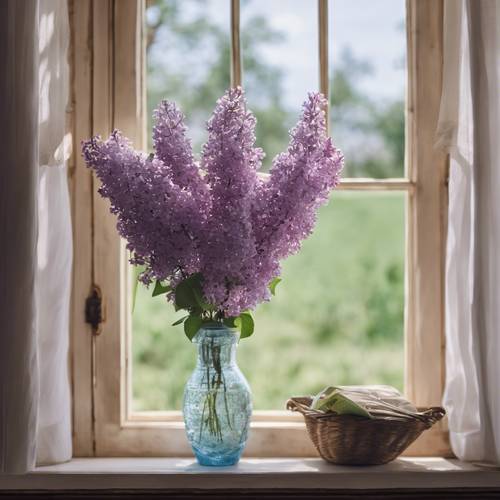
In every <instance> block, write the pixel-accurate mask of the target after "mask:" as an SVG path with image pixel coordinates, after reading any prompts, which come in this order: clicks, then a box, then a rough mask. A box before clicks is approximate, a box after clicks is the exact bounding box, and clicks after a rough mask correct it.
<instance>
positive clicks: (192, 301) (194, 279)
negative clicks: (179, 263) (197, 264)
mask: <svg viewBox="0 0 500 500" xmlns="http://www.w3.org/2000/svg"><path fill="white" fill-rule="evenodd" d="M200 282H201V274H200V273H196V274H192V275H191V276H189V278H186V279H185V280H184V281H181V282H180V283H179V284H178V285H177V286H176V287H175V303H176V305H177V307H178V308H179V309H188V310H189V309H191V308H193V307H198V306H199V304H198V300H197V298H196V294H195V293H194V288H197V287H198V288H199V289H200V290H201V283H200Z"/></svg>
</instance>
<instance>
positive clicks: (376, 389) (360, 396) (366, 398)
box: [311, 385, 420, 418]
mask: <svg viewBox="0 0 500 500" xmlns="http://www.w3.org/2000/svg"><path fill="white" fill-rule="evenodd" d="M311 409H313V410H319V411H323V412H325V413H330V412H333V413H337V414H339V415H360V416H363V417H368V418H405V417H406V418H415V417H417V418H418V416H419V414H420V412H419V411H418V410H417V408H415V406H413V405H412V404H411V403H410V402H409V401H408V400H407V399H405V398H404V397H403V395H402V394H401V393H400V392H399V391H398V390H397V389H396V388H395V387H391V386H388V385H345V386H329V387H326V388H325V389H323V390H322V391H321V392H320V393H318V394H317V395H316V396H315V397H314V399H313V401H312V403H311Z"/></svg>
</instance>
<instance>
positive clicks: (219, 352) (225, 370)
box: [183, 325, 252, 466]
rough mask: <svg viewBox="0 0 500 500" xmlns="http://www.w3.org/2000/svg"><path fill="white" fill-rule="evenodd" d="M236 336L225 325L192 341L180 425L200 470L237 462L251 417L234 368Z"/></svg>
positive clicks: (242, 384) (242, 383) (248, 396)
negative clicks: (194, 354)
mask: <svg viewBox="0 0 500 500" xmlns="http://www.w3.org/2000/svg"><path fill="white" fill-rule="evenodd" d="M238 339H239V334H238V331H237V330H235V329H233V328H228V327H226V326H224V325H214V326H204V327H202V328H201V329H200V330H199V331H198V333H197V334H196V336H195V337H194V339H193V342H194V343H195V344H197V346H198V361H197V364H196V368H195V370H194V372H193V374H192V375H191V377H190V378H189V380H188V382H187V384H186V388H185V389H184V406H183V412H184V423H185V424H186V433H187V437H188V440H189V443H190V444H191V447H192V448H193V451H194V454H195V456H196V459H197V460H198V462H199V463H200V464H201V465H213V466H222V465H233V464H235V463H236V462H238V460H239V458H240V456H241V453H242V452H243V449H244V448H245V443H246V441H247V436H248V428H249V426H250V417H251V415H252V398H251V393H250V387H249V385H248V382H247V381H246V379H245V377H244V376H243V374H242V373H241V371H240V369H239V368H238V365H237V364H236V346H237V344H238Z"/></svg>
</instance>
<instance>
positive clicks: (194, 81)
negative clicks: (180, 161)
mask: <svg viewBox="0 0 500 500" xmlns="http://www.w3.org/2000/svg"><path fill="white" fill-rule="evenodd" d="M147 6H148V7H147V10H146V27H147V39H146V44H147V49H146V50H147V52H146V64H147V76H146V88H147V91H146V92H147V105H148V141H149V146H150V147H151V113H152V110H153V109H155V108H156V106H157V104H158V102H159V101H160V100H161V99H168V100H170V101H175V102H176V103H177V104H178V105H179V106H180V107H181V109H182V111H183V112H184V114H185V115H186V117H187V120H186V122H187V124H188V126H189V128H190V136H191V138H192V139H193V146H194V149H195V152H196V154H197V156H198V154H199V151H200V147H201V144H202V143H203V142H204V141H205V139H206V134H205V123H206V121H207V119H208V118H209V116H210V113H211V112H212V111H213V109H214V106H215V102H216V101H217V99H218V98H219V97H220V96H221V95H222V94H223V93H224V91H225V90H226V89H227V88H228V87H229V64H230V56H229V55H230V36H229V2H228V0H209V1H205V0H182V2H181V1H180V0H156V1H148V3H147Z"/></svg>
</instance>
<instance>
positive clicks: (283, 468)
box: [0, 457, 500, 496]
mask: <svg viewBox="0 0 500 500" xmlns="http://www.w3.org/2000/svg"><path fill="white" fill-rule="evenodd" d="M499 470H500V469H499V468H495V467H488V466H481V465H474V464H467V463H463V462H460V461H458V460H452V459H444V458H408V457H406V458H400V459H398V460H396V461H394V462H392V463H390V464H387V465H383V466H372V467H346V466H334V465H329V464H327V463H326V462H324V461H322V460H320V459H315V458H308V459H283V458H280V459H268V458H265V459H264V458H263V459H257V458H245V459H243V460H241V462H240V463H239V464H238V465H237V466H233V467H226V468H210V467H201V466H199V465H197V464H196V463H195V462H194V460H192V459H185V458H75V459H73V460H72V461H70V462H68V463H65V464H60V465H52V466H45V467H38V468H37V469H36V470H35V471H33V472H31V473H29V474H25V475H19V476H15V475H12V476H0V496H1V490H14V489H17V490H19V489H22V490H50V489H55V490H99V489H101V490H104V489H106V490H110V489H113V490H116V489H127V490H137V489H142V490H149V489H151V490H155V489H156V490H173V489H177V490H178V489H240V490H242V489H244V490H249V489H252V490H254V489H286V490H291V489H326V490H355V489H356V490H371V489H373V490H385V489H440V488H481V489H485V488H494V489H500V474H499V473H498V471H499Z"/></svg>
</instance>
